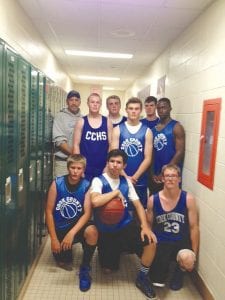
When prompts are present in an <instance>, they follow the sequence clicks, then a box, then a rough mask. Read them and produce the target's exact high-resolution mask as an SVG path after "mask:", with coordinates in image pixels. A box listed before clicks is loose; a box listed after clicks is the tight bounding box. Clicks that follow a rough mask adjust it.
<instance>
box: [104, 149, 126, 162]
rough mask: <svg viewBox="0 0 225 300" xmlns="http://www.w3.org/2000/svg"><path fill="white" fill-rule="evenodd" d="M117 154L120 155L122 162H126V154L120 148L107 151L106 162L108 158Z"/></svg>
mask: <svg viewBox="0 0 225 300" xmlns="http://www.w3.org/2000/svg"><path fill="white" fill-rule="evenodd" d="M117 156H121V157H122V159H123V163H124V164H126V163H127V159H128V156H127V154H126V153H125V152H124V151H123V150H120V149H113V150H111V151H109V153H108V154H107V162H108V161H109V160H110V158H112V157H117Z"/></svg>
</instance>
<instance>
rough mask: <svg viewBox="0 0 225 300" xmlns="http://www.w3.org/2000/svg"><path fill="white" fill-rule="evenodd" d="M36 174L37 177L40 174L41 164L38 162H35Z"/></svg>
mask: <svg viewBox="0 0 225 300" xmlns="http://www.w3.org/2000/svg"><path fill="white" fill-rule="evenodd" d="M37 174H38V175H40V174H41V162H40V160H37Z"/></svg>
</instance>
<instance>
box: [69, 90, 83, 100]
mask: <svg viewBox="0 0 225 300" xmlns="http://www.w3.org/2000/svg"><path fill="white" fill-rule="evenodd" d="M72 97H76V98H78V99H80V93H78V92H77V91H74V90H72V91H70V92H69V93H68V94H67V97H66V99H70V98H72Z"/></svg>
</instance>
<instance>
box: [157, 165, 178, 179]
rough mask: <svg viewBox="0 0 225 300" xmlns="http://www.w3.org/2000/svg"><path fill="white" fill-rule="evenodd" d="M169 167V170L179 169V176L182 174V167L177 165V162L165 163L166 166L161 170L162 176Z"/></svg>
mask: <svg viewBox="0 0 225 300" xmlns="http://www.w3.org/2000/svg"><path fill="white" fill-rule="evenodd" d="M167 169H169V170H175V171H177V174H178V176H179V177H180V176H181V170H180V167H178V166H177V165H175V164H167V165H164V166H163V167H162V171H161V174H162V176H163V175H164V173H165V170H167Z"/></svg>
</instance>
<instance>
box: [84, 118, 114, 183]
mask: <svg viewBox="0 0 225 300" xmlns="http://www.w3.org/2000/svg"><path fill="white" fill-rule="evenodd" d="M83 119H84V126H83V131H82V136H81V142H80V153H81V154H82V155H83V156H84V157H85V158H86V160H87V167H86V171H85V177H86V178H87V179H88V180H91V179H92V178H93V177H96V176H99V175H101V174H102V171H103V169H104V167H105V165H106V159H107V153H108V148H109V142H108V126H107V118H106V117H104V116H102V124H101V126H100V127H99V128H92V127H91V126H90V124H89V122H88V117H87V116H85V117H83Z"/></svg>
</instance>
